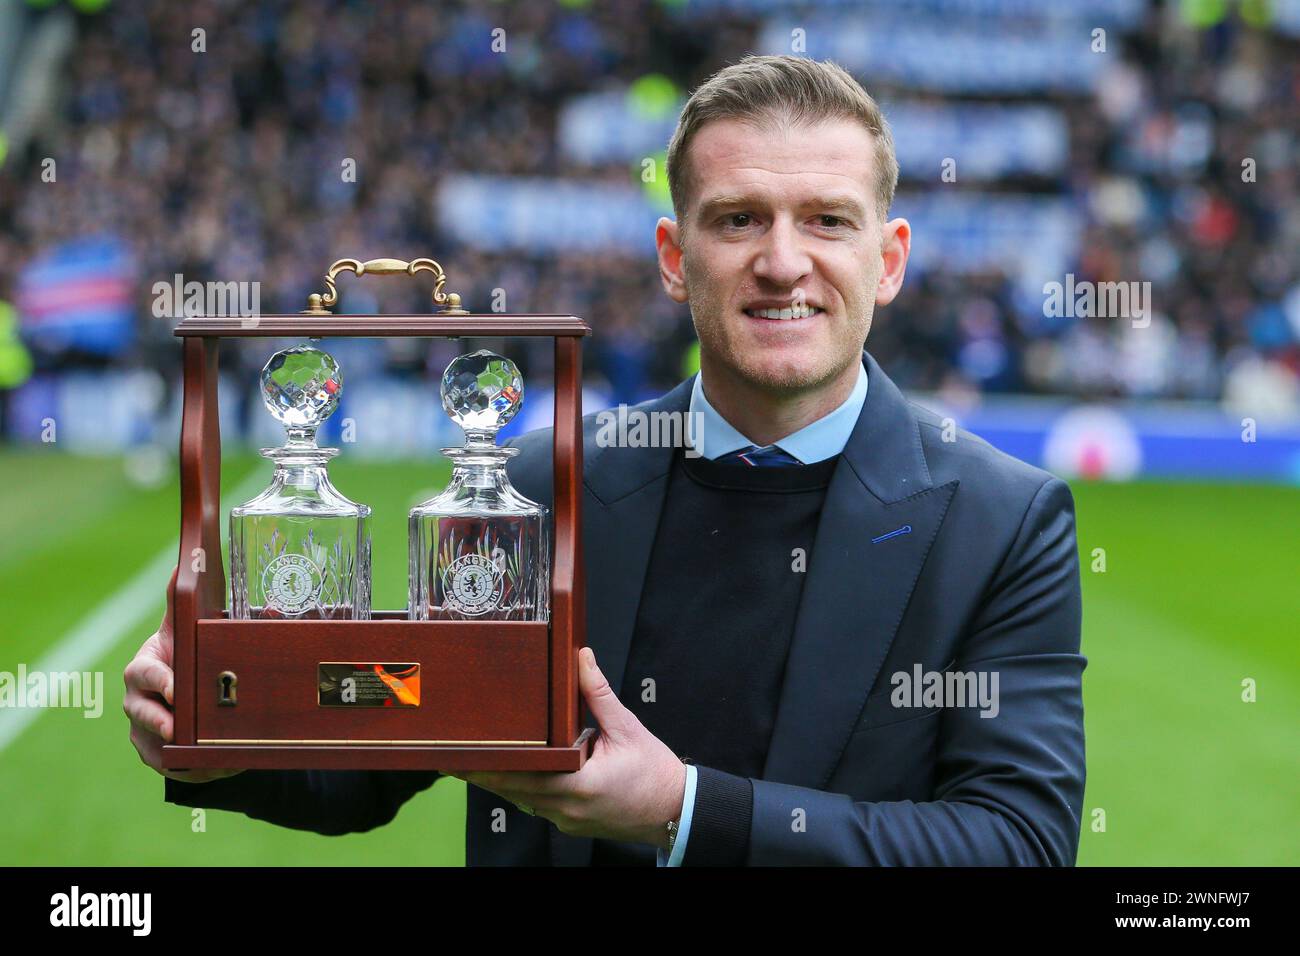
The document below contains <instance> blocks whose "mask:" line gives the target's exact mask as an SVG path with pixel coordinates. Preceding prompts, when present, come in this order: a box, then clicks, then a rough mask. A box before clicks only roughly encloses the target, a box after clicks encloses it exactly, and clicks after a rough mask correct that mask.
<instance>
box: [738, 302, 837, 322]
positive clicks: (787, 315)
mask: <svg viewBox="0 0 1300 956" xmlns="http://www.w3.org/2000/svg"><path fill="white" fill-rule="evenodd" d="M820 311H821V310H820V309H818V308H816V307H814V306H808V305H796V306H795V307H794V308H791V309H746V310H745V313H746V314H747V315H752V316H754V318H757V319H806V318H808V317H809V316H811V315H816V314H817V313H818V312H820Z"/></svg>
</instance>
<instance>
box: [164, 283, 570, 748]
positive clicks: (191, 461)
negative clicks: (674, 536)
mask: <svg viewBox="0 0 1300 956" xmlns="http://www.w3.org/2000/svg"><path fill="white" fill-rule="evenodd" d="M342 271H351V272H355V273H356V274H357V275H398V274H402V275H415V274H417V273H418V272H424V271H427V272H433V273H434V274H435V276H436V277H437V286H436V287H435V290H434V302H435V305H441V306H442V310H441V312H439V313H436V314H433V315H427V316H415V315H397V316H359V315H332V314H331V313H329V312H328V311H326V308H325V307H327V306H331V305H333V304H334V303H335V302H336V301H337V293H336V290H335V285H334V280H335V278H336V277H337V276H338V274H339V273H340V272H342ZM444 281H445V275H444V274H443V272H442V269H441V267H440V266H438V265H437V263H435V262H433V261H432V260H429V259H417V260H413V261H411V262H405V261H401V260H394V259H377V260H371V261H369V262H364V263H363V262H359V261H357V260H349V259H344V260H339V262H336V263H335V264H334V265H333V266H332V267H331V268H330V271H329V273H328V275H327V276H326V283H327V286H328V292H327V294H325V295H323V296H322V295H313V296H312V297H311V299H310V305H311V308H309V309H308V310H307V311H306V312H304V313H302V314H298V315H265V316H260V317H258V318H256V319H255V320H254V319H242V318H238V317H235V318H206V317H205V318H185V319H182V320H181V321H180V323H179V324H178V325H177V326H176V329H175V334H176V335H177V336H179V337H180V338H181V339H182V342H183V352H184V395H183V398H184V406H183V412H182V421H181V442H180V472H181V540H180V560H179V565H178V571H177V576H176V580H175V584H174V589H173V592H172V633H173V635H174V640H175V650H174V656H173V666H174V668H175V673H176V678H175V700H174V704H175V713H176V721H175V728H176V729H175V736H174V742H173V743H171V744H168V745H165V746H164V747H163V758H162V759H163V766H164V767H165V768H168V769H177V770H179V769H197V768H225V769H320V770H362V769H372V770H444V771H449V770H557V771H574V770H578V769H580V768H581V767H582V765H583V763H584V762H585V761H586V759H587V757H588V756H589V754H590V750H591V744H592V737H593V731H591V730H590V729H588V730H584V731H581V732H580V730H579V690H578V672H577V654H578V649H579V648H581V647H582V646H583V643H584V642H585V633H584V632H585V595H584V590H583V585H584V580H583V578H584V575H583V563H582V514H581V507H582V493H581V489H582V430H581V429H582V426H581V414H582V413H581V394H582V387H581V386H582V340H583V338H584V337H585V336H587V335H589V334H590V333H591V330H590V328H589V327H588V326H587V324H586V323H585V322H584V321H583V320H581V319H579V318H575V317H574V316H567V315H495V314H488V315H476V314H471V313H468V312H465V311H463V310H461V309H460V308H459V297H458V296H456V295H454V294H448V293H444V292H443V291H442V286H443V282H444ZM285 336H290V337H295V338H301V339H308V338H326V337H337V336H362V337H386V336H423V337H448V338H461V337H474V336H505V337H515V336H547V337H550V338H552V339H553V340H554V345H555V430H554V464H555V497H554V502H553V506H554V512H553V517H554V522H553V535H552V538H553V544H554V555H553V558H552V561H551V599H550V600H551V615H550V621H549V622H532V621H472V620H471V621H408V620H407V619H406V616H407V615H406V611H405V610H393V611H375V612H373V614H372V619H371V620H368V621H318V620H274V621H266V620H260V621H236V620H229V619H228V615H227V612H226V610H225V602H226V578H225V570H224V568H223V565H222V558H221V540H220V530H219V528H220V513H221V502H220V496H219V491H220V482H219V479H220V467H221V434H220V428H219V424H218V413H217V368H218V347H219V343H220V340H221V339H222V338H236V337H264V338H273V337H285ZM200 548H201V549H202V551H201V552H199V551H197V550H196V549H200ZM196 554H202V555H204V556H205V561H204V562H195V561H194V560H193V559H192V556H193V555H196ZM196 566H198V567H202V568H203V569H202V570H195V567H196ZM348 662H367V663H372V662H373V663H376V664H390V665H394V664H395V662H400V665H402V666H404V667H407V668H408V670H409V667H410V665H413V664H414V665H418V669H417V670H415V671H409V672H410V673H412V674H415V675H417V676H418V683H417V684H416V686H417V688H418V689H417V694H418V704H415V705H413V706H399V707H360V706H347V705H344V706H339V705H337V703H333V704H331V703H329V702H322V695H321V686H322V685H321V682H320V675H321V674H322V673H324V671H323V670H321V667H322V665H327V664H332V663H333V664H346V663H348Z"/></svg>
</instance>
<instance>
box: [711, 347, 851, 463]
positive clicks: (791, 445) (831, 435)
mask: <svg viewBox="0 0 1300 956" xmlns="http://www.w3.org/2000/svg"><path fill="white" fill-rule="evenodd" d="M703 383H704V374H703V373H702V372H701V373H700V374H698V375H696V376H695V386H694V388H693V389H692V390H691V409H690V410H691V416H692V417H694V416H695V415H696V414H699V415H700V416H701V418H700V419H698V421H699V423H700V425H701V426H702V427H701V429H700V449H699V450H700V454H701V455H702V456H703V457H705V458H720V457H721V456H723V455H727V454H730V453H731V452H733V451H739V450H740V449H742V448H748V447H749V446H750V445H753V444H754V442H752V441H750V440H749V439H748V438H746V437H745V436H744V435H742V434H741V433H740V432H738V431H736V429H735V428H734V427H733V426H732V424H731V423H730V422H729V421H727V420H726V419H725V418H723V417H722V415H721V414H720V413H719V412H718V410H717V409H715V408H714V407H713V406H712V405H710V404H709V400H708V399H707V398H705V397H704V384H703ZM866 400H867V370H866V368H864V367H863V366H862V364H861V363H859V364H858V380H857V382H855V383H854V385H853V391H852V392H850V393H849V397H848V398H846V399H845V400H844V404H842V405H840V406H839V408H837V409H835V410H834V411H833V412H830V413H829V414H826V415H823V416H822V417H821V418H819V419H817V421H815V422H813V423H811V424H809V425H805V426H804V427H803V428H801V429H799V430H798V431H797V432H795V433H794V434H792V435H787V436H786V437H785V438H782V439H781V440H780V441H778V442H776V443H775V445H776V447H777V448H780V449H781V450H782V451H785V452H788V453H789V454H791V455H793V456H794V457H795V458H798V459H799V461H801V462H802V463H803V464H805V465H811V464H813V463H814V462H818V461H825V460H826V459H827V458H834V457H835V456H836V455H838V454H839V453H840V452H842V451H843V450H844V446H845V445H847V444H848V442H849V436H850V435H851V434H853V428H854V426H855V425H857V423H858V415H859V414H860V413H861V412H862V403H863V402H865V401H866Z"/></svg>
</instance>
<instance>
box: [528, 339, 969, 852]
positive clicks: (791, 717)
mask: <svg viewBox="0 0 1300 956" xmlns="http://www.w3.org/2000/svg"><path fill="white" fill-rule="evenodd" d="M863 361H864V362H865V363H866V366H867V377H868V388H867V400H866V403H865V404H864V406H863V409H862V413H861V414H860V415H859V417H858V422H857V425H856V426H855V427H854V430H853V433H852V435H851V436H850V438H849V442H848V444H847V445H846V446H845V449H844V453H843V456H842V457H841V460H840V462H839V464H838V465H837V466H836V468H835V473H834V475H833V476H832V478H831V484H830V487H829V488H828V489H827V492H826V501H825V503H824V505H823V508H822V514H821V518H820V519H819V521H818V527H817V537H816V541H815V544H814V547H813V553H812V556H811V560H810V562H809V566H808V572H807V574H808V578H807V580H806V581H805V582H804V589H803V595H802V597H801V599H800V604H799V613H798V616H797V619H796V622H795V629H794V635H793V638H792V641H791V646H790V655H789V659H788V661H787V663H786V669H785V678H784V682H783V685H782V692H781V701H780V705H779V707H778V710H777V716H776V723H775V726H774V728H773V733H772V741H771V745H770V747H769V749H768V755H767V761H766V764H765V767H764V771H763V779H765V780H777V781H781V782H783V783H790V784H794V785H797V786H808V787H815V788H819V789H820V788H821V787H823V786H825V783H826V781H827V780H828V779H829V778H830V775H831V773H832V772H833V770H834V768H835V764H836V762H837V761H838V759H839V755H840V753H841V752H842V751H843V748H844V745H845V743H846V742H847V739H848V735H849V733H850V732H851V730H852V728H853V726H854V724H855V723H856V722H857V719H858V716H859V713H860V711H861V707H862V702H863V701H864V700H865V699H866V696H867V694H868V693H869V691H870V688H871V686H872V685H873V684H874V682H875V680H876V678H877V676H878V672H879V670H880V667H881V665H882V664H883V663H884V660H885V657H886V655H887V654H888V653H889V648H890V646H891V645H892V643H893V641H894V635H895V633H896V632H897V630H898V625H899V623H900V621H901V620H902V616H903V612H904V610H905V609H906V607H907V603H908V601H909V600H910V598H911V594H912V590H913V588H914V587H915V584H916V580H917V578H918V576H919V575H920V572H921V568H922V566H923V565H924V564H925V559H926V556H927V555H928V554H929V551H930V546H931V545H932V544H933V542H934V539H935V536H936V535H937V534H938V531H939V527H940V525H941V524H942V523H943V519H944V516H945V515H946V513H947V510H948V505H949V503H950V502H951V501H952V496H953V493H954V491H955V490H956V483H955V482H950V483H948V484H946V485H942V486H937V487H936V486H934V484H933V483H932V481H931V479H930V473H929V469H928V467H927V466H926V463H925V457H924V455H923V453H922V451H921V439H920V432H919V427H920V426H919V425H918V423H917V421H916V418H915V416H914V415H913V414H912V412H911V409H910V408H909V407H908V404H907V401H906V400H905V399H904V397H903V395H902V393H901V392H899V390H898V387H897V386H896V385H894V383H893V382H892V381H891V380H890V379H889V377H888V376H886V375H885V373H884V372H883V371H882V370H881V369H880V366H879V365H877V364H876V362H875V360H874V359H872V357H871V356H870V355H869V354H867V353H865V352H864V353H863ZM693 385H694V377H692V378H689V379H687V380H686V381H684V382H682V383H681V384H679V385H678V386H677V387H676V388H675V389H673V390H672V391H671V392H669V393H668V394H667V395H665V396H664V397H663V398H661V399H658V400H656V401H653V402H647V403H644V404H643V405H639V406H637V407H636V408H637V410H640V411H645V412H656V411H667V412H686V411H687V410H688V409H689V407H690V396H691V388H692V387H693ZM583 453H584V456H585V460H586V462H587V464H586V466H585V468H584V479H585V483H586V491H587V493H586V495H585V496H584V507H585V509H586V510H585V512H584V514H583V540H584V547H585V548H586V554H587V556H588V558H589V560H588V562H587V643H588V644H589V646H590V647H591V649H592V650H593V651H594V652H595V654H596V659H597V661H598V662H599V663H600V667H601V670H602V671H603V672H604V674H605V676H606V677H607V678H608V679H609V681H610V685H611V686H612V687H614V688H615V689H616V690H620V689H621V688H622V686H623V677H624V671H625V670H626V667H627V658H628V652H629V650H630V647H631V643H632V631H633V628H634V627H635V624H636V614H637V610H638V608H639V607H640V603H641V592H642V589H643V587H644V584H645V575H646V569H647V567H648V566H649V563H650V553H651V549H652V547H653V545H654V537H655V532H656V531H657V529H658V527H659V516H660V512H661V511H662V510H663V502H664V492H665V491H666V489H667V484H668V481H667V479H668V472H669V471H670V469H671V467H672V456H673V449H671V448H619V447H605V448H602V447H599V446H598V445H597V444H596V440H595V436H594V434H593V435H591V436H588V437H587V439H586V441H585V442H584V449H583ZM903 529H906V530H903ZM891 533H893V534H891ZM873 539H876V540H875V543H873ZM596 556H599V557H598V558H596ZM593 558H594V559H595V560H590V559H593ZM582 713H583V721H584V724H585V725H586V726H595V721H594V720H593V719H592V718H591V715H590V714H589V713H588V711H587V709H586V707H585V705H584V706H583V710H582ZM550 832H551V858H552V861H553V863H554V864H555V865H557V866H586V865H589V864H590V862H591V856H592V846H593V841H592V840H591V839H589V838H584V837H570V836H565V835H564V834H562V833H560V832H559V831H558V830H556V829H555V828H554V827H552V828H551V829H550Z"/></svg>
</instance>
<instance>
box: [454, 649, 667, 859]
mask: <svg viewBox="0 0 1300 956" xmlns="http://www.w3.org/2000/svg"><path fill="white" fill-rule="evenodd" d="M578 681H579V685H580V686H581V688H582V695H583V697H584V699H585V700H586V701H587V707H588V709H589V710H590V711H591V714H592V716H593V717H595V719H596V722H597V723H598V724H599V725H600V736H599V737H597V738H596V743H595V746H594V747H593V748H592V753H591V757H590V758H589V759H588V760H587V762H586V763H585V764H584V765H583V767H582V769H581V770H579V771H577V772H576V773H558V772H556V773H553V772H541V773H525V772H500V773H491V772H484V771H456V772H451V773H449V776H452V777H458V778H460V779H461V780H464V781H465V782H466V783H472V784H474V786H476V787H482V788H483V789H484V790H490V791H492V792H493V793H495V794H498V795H499V796H501V797H503V798H505V799H506V800H509V801H510V802H511V803H513V804H516V805H517V806H520V807H524V808H527V809H528V810H532V811H533V812H534V813H535V814H536V815H537V816H539V817H545V818H546V819H547V820H550V821H551V822H552V823H554V824H555V826H556V827H557V828H558V829H559V831H560V832H561V833H567V834H569V835H571V836H583V837H596V838H598V839H603V840H622V841H627V842H632V843H649V844H651V845H653V846H655V847H658V848H660V849H663V850H667V849H668V832H667V824H668V821H669V820H676V819H678V818H680V816H681V813H682V801H683V799H684V798H685V793H686V766H685V765H684V764H683V763H682V762H681V761H680V760H679V759H678V758H677V756H676V755H675V754H674V753H673V752H672V750H671V749H670V748H669V747H668V745H667V744H665V743H664V742H663V741H661V740H659V738H657V737H655V736H654V734H652V733H650V731H648V730H646V728H645V725H644V724H642V723H641V721H639V720H637V718H636V715H635V714H633V713H632V712H631V711H630V710H628V709H627V708H626V707H624V706H623V704H622V703H621V702H620V701H619V699H618V696H617V695H616V694H615V693H614V690H613V688H611V687H610V686H609V681H607V680H606V679H605V675H604V674H602V673H601V672H600V668H599V667H597V666H596V656H595V655H594V654H593V653H592V652H591V648H588V647H584V648H582V649H581V650H580V651H579V652H578Z"/></svg>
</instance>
